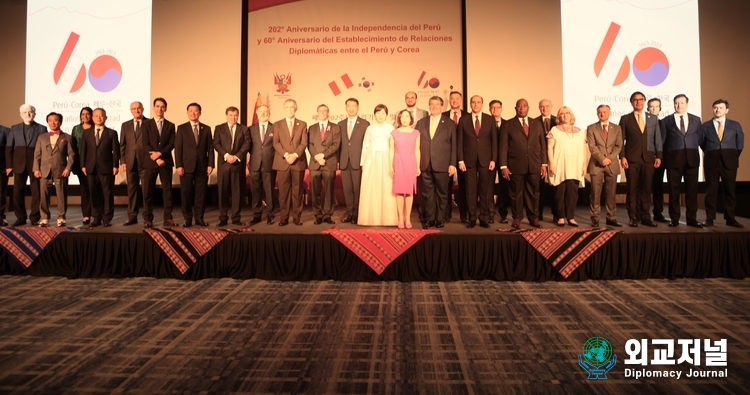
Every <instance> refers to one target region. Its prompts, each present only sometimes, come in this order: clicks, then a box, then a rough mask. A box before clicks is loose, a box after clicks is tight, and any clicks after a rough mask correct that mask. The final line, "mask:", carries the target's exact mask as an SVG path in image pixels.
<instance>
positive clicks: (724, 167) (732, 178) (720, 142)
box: [701, 99, 745, 228]
mask: <svg viewBox="0 0 750 395" xmlns="http://www.w3.org/2000/svg"><path fill="white" fill-rule="evenodd" d="M728 112H729V102H728V101H726V100H724V99H718V100H716V101H714V103H713V113H714V119H712V120H710V121H708V122H706V123H704V124H703V125H701V134H702V135H703V143H702V144H701V149H703V152H704V156H703V167H704V169H705V176H706V200H705V205H706V222H705V223H704V224H703V225H704V226H713V224H714V220H715V219H716V207H717V200H718V192H719V179H721V191H722V194H723V195H724V219H725V220H726V221H727V225H729V226H733V227H735V228H743V227H744V226H743V225H742V224H741V223H739V222H737V220H736V219H735V217H734V209H735V206H736V204H737V198H736V196H735V190H734V188H735V183H736V180H737V168H738V167H739V166H740V154H742V149H743V148H744V147H745V134H744V133H743V132H742V126H740V124H739V122H737V121H733V120H731V119H728V118H727V113H728Z"/></svg>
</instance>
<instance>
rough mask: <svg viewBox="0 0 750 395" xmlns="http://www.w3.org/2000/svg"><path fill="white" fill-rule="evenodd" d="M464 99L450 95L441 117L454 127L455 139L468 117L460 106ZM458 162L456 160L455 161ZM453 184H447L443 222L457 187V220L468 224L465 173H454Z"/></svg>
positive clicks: (448, 216) (455, 94)
mask: <svg viewBox="0 0 750 395" xmlns="http://www.w3.org/2000/svg"><path fill="white" fill-rule="evenodd" d="M463 101H464V97H463V95H462V94H461V92H457V91H453V92H451V93H450V95H449V97H448V103H449V104H450V107H451V108H450V109H449V110H447V111H445V112H443V116H446V117H448V118H449V119H450V120H451V121H453V123H454V124H455V125H456V138H458V130H459V127H458V125H459V122H460V120H461V118H462V117H463V116H464V115H468V114H469V112H468V111H465V110H462V109H461V106H462V105H463ZM456 149H458V145H457V146H456ZM456 158H458V152H456ZM456 160H458V159H456ZM453 165H454V166H458V162H456V163H454V164H453ZM453 178H454V182H450V183H449V184H448V202H447V205H446V206H445V210H446V211H445V222H448V221H450V220H451V217H452V212H453V203H454V200H453V199H452V198H451V193H452V191H453V187H454V185H458V195H457V196H455V203H456V205H457V206H458V213H459V218H460V220H461V222H463V223H468V222H469V206H468V204H467V203H466V173H465V172H463V171H456V175H455V176H453Z"/></svg>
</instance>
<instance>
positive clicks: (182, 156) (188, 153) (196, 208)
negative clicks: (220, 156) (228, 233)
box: [174, 103, 214, 228]
mask: <svg viewBox="0 0 750 395" xmlns="http://www.w3.org/2000/svg"><path fill="white" fill-rule="evenodd" d="M187 116H188V120H189V121H188V122H185V123H183V124H182V125H180V126H178V127H177V135H176V136H175V139H174V161H175V167H177V174H179V176H180V194H181V197H182V217H183V218H184V219H185V222H184V223H183V224H182V226H183V227H185V228H189V227H191V226H192V225H193V218H195V224H196V225H198V226H208V224H207V223H206V221H204V220H203V213H204V212H205V210H206V205H205V197H206V186H207V185H208V176H210V175H211V173H213V172H214V143H213V138H212V136H211V128H210V127H209V126H208V125H206V124H203V123H201V122H200V117H201V105H200V104H198V103H190V104H188V106H187Z"/></svg>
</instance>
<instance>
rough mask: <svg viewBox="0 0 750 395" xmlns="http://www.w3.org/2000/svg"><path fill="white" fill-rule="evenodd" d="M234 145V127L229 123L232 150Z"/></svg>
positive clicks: (230, 147)
mask: <svg viewBox="0 0 750 395" xmlns="http://www.w3.org/2000/svg"><path fill="white" fill-rule="evenodd" d="M233 147H234V127H233V126H232V125H229V150H230V151H231V150H232V148H233Z"/></svg>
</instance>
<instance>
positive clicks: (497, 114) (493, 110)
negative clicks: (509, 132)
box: [488, 99, 510, 224]
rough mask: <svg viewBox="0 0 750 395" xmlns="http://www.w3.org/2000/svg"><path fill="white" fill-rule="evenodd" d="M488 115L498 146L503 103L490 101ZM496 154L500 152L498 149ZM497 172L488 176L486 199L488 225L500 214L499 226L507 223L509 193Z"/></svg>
mask: <svg viewBox="0 0 750 395" xmlns="http://www.w3.org/2000/svg"><path fill="white" fill-rule="evenodd" d="M490 114H492V116H493V117H494V118H495V124H496V125H497V143H498V144H500V133H502V132H501V130H502V128H503V127H504V126H505V122H507V121H506V120H505V119H503V118H502V114H503V102H501V101H500V100H497V99H495V100H492V101H490ZM497 152H500V147H498V149H497ZM499 170H500V169H496V170H495V171H493V172H492V175H491V176H490V178H491V181H490V190H489V193H490V196H489V197H488V199H489V202H490V220H489V223H493V222H495V221H494V220H495V212H497V213H498V214H500V220H499V221H498V222H500V223H501V224H507V223H508V206H509V205H510V192H508V180H506V179H505V178H503V177H499V176H498V174H499ZM495 195H497V202H495V204H494V205H493V204H492V203H493V199H494V197H495Z"/></svg>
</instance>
